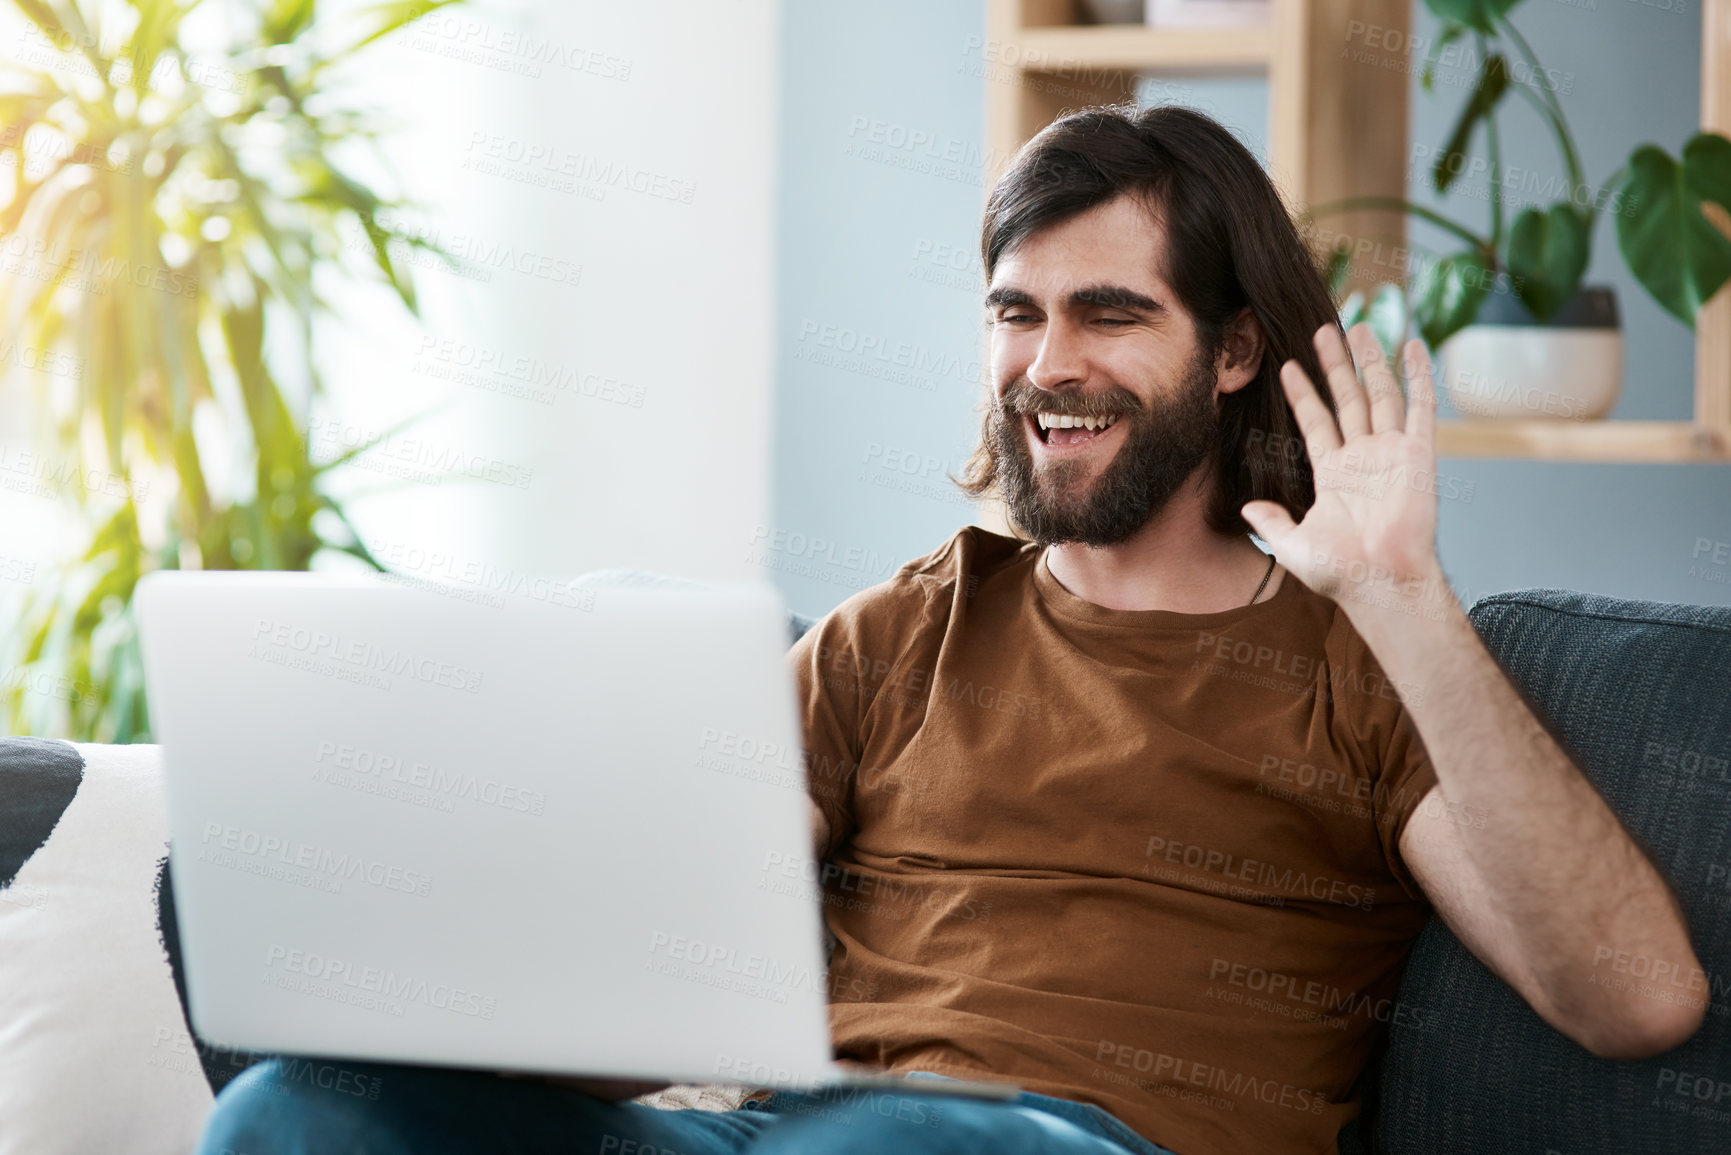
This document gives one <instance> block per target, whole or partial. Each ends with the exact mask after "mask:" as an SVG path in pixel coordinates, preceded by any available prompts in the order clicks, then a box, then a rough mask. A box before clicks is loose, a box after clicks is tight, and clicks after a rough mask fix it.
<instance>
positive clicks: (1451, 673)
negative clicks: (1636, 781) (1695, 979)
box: [1347, 571, 1699, 1037]
mask: <svg viewBox="0 0 1731 1155" xmlns="http://www.w3.org/2000/svg"><path fill="white" fill-rule="evenodd" d="M1424 585H1425V589H1426V595H1425V596H1421V597H1419V598H1417V599H1415V600H1414V602H1413V604H1410V605H1405V606H1400V605H1389V604H1383V605H1379V606H1376V607H1364V606H1360V607H1351V606H1348V607H1347V612H1348V616H1349V617H1350V618H1351V619H1352V621H1353V624H1354V625H1355V626H1356V627H1357V628H1358V630H1359V632H1360V634H1361V635H1362V636H1363V637H1364V639H1365V641H1366V642H1367V643H1368V644H1369V645H1370V647H1371V649H1372V651H1373V652H1374V653H1375V655H1376V657H1377V660H1378V662H1379V663H1380V664H1381V665H1382V667H1383V669H1384V671H1385V672H1386V673H1387V675H1388V676H1389V677H1390V678H1391V679H1392V680H1393V681H1394V682H1395V684H1397V685H1402V686H1407V685H1416V686H1418V687H1421V688H1422V693H1419V694H1414V695H1411V697H1412V701H1410V702H1408V703H1407V709H1408V712H1409V713H1410V714H1411V716H1412V718H1413V721H1414V722H1415V723H1416V725H1417V727H1418V731H1419V735H1420V737H1421V738H1423V740H1424V744H1425V748H1426V751H1427V752H1428V753H1429V755H1430V759H1431V762H1432V764H1433V766H1434V767H1435V768H1436V774H1437V782H1438V788H1439V789H1440V790H1441V792H1442V794H1443V796H1444V798H1445V799H1446V800H1447V801H1448V802H1449V803H1451V804H1453V805H1454V806H1455V807H1457V808H1458V809H1459V810H1460V811H1461V812H1463V813H1466V814H1470V815H1472V816H1473V819H1472V821H1471V822H1466V823H1462V824H1460V825H1459V826H1458V830H1459V834H1460V838H1461V841H1462V843H1463V845H1464V846H1465V848H1466V852H1467V854H1468V855H1469V857H1470V858H1471V860H1472V863H1473V865H1474V867H1475V868H1476V872H1477V874H1478V876H1479V880H1480V881H1481V882H1482V884H1483V887H1484V889H1485V891H1486V897H1487V898H1488V899H1489V901H1490V902H1491V904H1492V905H1493V907H1494V908H1495V909H1496V910H1497V911H1498V912H1499V913H1500V914H1501V916H1502V918H1501V920H1500V921H1501V922H1502V923H1503V924H1504V925H1506V927H1507V928H1508V930H1509V933H1510V935H1511V936H1512V937H1513V938H1514V939H1515V942H1514V944H1513V945H1514V947H1515V953H1516V954H1517V956H1518V957H1519V958H1520V959H1521V960H1522V961H1523V962H1524V963H1525V965H1526V967H1527V968H1528V970H1529V972H1530V973H1531V975H1532V977H1533V979H1534V981H1535V984H1536V985H1537V986H1538V987H1539V989H1540V990H1541V991H1542V992H1543V994H1544V997H1545V998H1546V999H1547V1000H1548V1001H1549V1003H1550V1005H1551V1008H1552V1009H1553V1010H1554V1011H1555V1013H1556V1017H1557V1018H1559V1019H1561V1020H1562V1021H1564V1022H1569V1023H1574V1024H1578V1025H1581V1026H1582V1027H1583V1028H1584V1029H1585V1030H1587V1031H1591V1030H1593V1029H1594V1028H1595V1027H1596V1026H1597V1025H1600V1024H1606V1023H1612V1024H1617V1023H1623V1024H1633V1025H1634V1027H1635V1029H1636V1030H1638V1029H1639V1027H1640V1025H1641V1024H1643V1023H1648V1022H1651V1021H1653V1020H1654V1019H1655V1018H1661V1019H1662V1018H1664V1017H1666V1015H1667V1014H1668V1013H1670V1011H1669V1008H1666V1007H1662V1006H1655V1005H1654V1000H1652V999H1647V998H1642V997H1640V995H1639V994H1638V993H1637V992H1636V991H1635V990H1634V989H1633V986H1634V985H1636V984H1619V983H1607V981H1606V980H1607V979H1609V978H1611V970H1612V968H1611V966H1610V965H1603V966H1601V965H1600V964H1602V963H1606V962H1607V960H1612V959H1615V958H1616V957H1619V955H1620V956H1621V957H1625V958H1627V957H1636V956H1646V957H1647V958H1649V959H1651V960H1655V962H1658V961H1661V960H1662V961H1663V962H1665V963H1668V964H1669V965H1670V966H1671V967H1674V968H1676V969H1675V970H1673V971H1672V972H1670V973H1672V974H1675V975H1681V976H1690V975H1695V974H1698V973H1699V964H1698V963H1697V962H1696V959H1695V955H1694V952H1693V951H1692V949H1691V948H1690V945H1689V938H1688V930H1687V927H1686V926H1685V924H1684V922H1683V920H1682V916H1681V913H1680V912H1679V910H1678V909H1677V905H1676V902H1675V900H1674V898H1673V896H1672V895H1671V892H1670V889H1669V887H1668V886H1667V885H1666V883H1665V881H1664V879H1663V878H1662V877H1661V876H1660V875H1659V873H1658V871H1657V870H1656V869H1655V868H1654V867H1653V865H1652V863H1651V862H1649V861H1648V859H1647V857H1646V855H1645V854H1644V853H1643V852H1642V851H1641V849H1640V848H1639V847H1638V846H1637V845H1636V844H1635V842H1634V840H1633V839H1631V838H1630V837H1629V835H1628V832H1627V831H1626V830H1624V828H1623V826H1622V823H1621V822H1620V821H1619V820H1618V819H1617V817H1616V815H1615V814H1614V813H1613V812H1612V811H1611V809H1610V807H1609V806H1608V805H1606V803H1605V801H1604V799H1603V798H1601V797H1600V796H1599V793H1598V792H1597V791H1596V790H1594V789H1593V787H1592V785H1591V784H1590V783H1589V782H1588V781H1587V780H1586V778H1585V777H1584V776H1583V775H1582V774H1581V772H1580V770H1579V768H1578V767H1576V766H1575V764H1574V762H1573V761H1572V760H1571V759H1570V758H1569V756H1568V755H1567V754H1566V753H1565V752H1564V751H1563V750H1562V749H1561V747H1559V746H1558V745H1557V743H1556V741H1555V740H1554V739H1553V738H1552V736H1551V734H1550V733H1549V731H1548V730H1547V729H1546V728H1545V726H1544V725H1543V724H1542V723H1541V722H1540V721H1539V720H1538V719H1537V718H1536V717H1534V716H1533V713H1532V711H1531V710H1530V709H1529V708H1528V707H1527V705H1526V703H1525V702H1524V701H1523V700H1522V698H1521V696H1520V694H1519V693H1518V692H1517V691H1516V690H1515V688H1514V686H1513V685H1511V684H1510V682H1509V680H1508V678H1507V677H1506V675H1504V674H1503V672H1502V670H1501V669H1500V668H1499V667H1498V666H1497V664H1496V662H1495V661H1494V660H1493V659H1492V658H1491V656H1490V654H1489V653H1488V652H1487V651H1486V650H1485V648H1484V645H1483V643H1482V642H1481V641H1480V640H1479V638H1478V635H1477V633H1476V632H1475V631H1474V630H1473V627H1472V624H1471V622H1469V621H1468V620H1467V617H1466V615H1465V613H1464V612H1462V610H1461V608H1460V604H1459V602H1458V601H1456V600H1455V598H1454V597H1453V595H1452V593H1449V592H1448V586H1447V582H1446V580H1444V579H1443V577H1442V575H1441V573H1440V571H1439V572H1438V573H1437V574H1436V575H1435V580H1434V581H1432V582H1427V583H1424ZM1623 952H1626V953H1623ZM1679 989H1681V988H1679ZM1571 1033H1574V1032H1571ZM1577 1037H1581V1036H1580V1035H1577Z"/></svg>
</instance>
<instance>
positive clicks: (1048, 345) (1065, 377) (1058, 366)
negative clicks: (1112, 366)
mask: <svg viewBox="0 0 1731 1155" xmlns="http://www.w3.org/2000/svg"><path fill="white" fill-rule="evenodd" d="M1087 376H1088V371H1087V368H1086V366H1085V362H1084V360H1083V357H1082V343H1081V341H1080V340H1079V339H1078V335H1077V334H1076V332H1075V331H1074V330H1073V329H1072V328H1071V327H1070V326H1069V325H1066V324H1064V323H1062V322H1048V323H1047V325H1046V328H1045V331H1044V332H1043V333H1042V334H1041V335H1040V351H1039V353H1038V354H1036V355H1035V357H1034V363H1033V364H1032V365H1029V366H1028V380H1029V381H1030V382H1032V383H1033V384H1034V385H1036V386H1038V387H1039V388H1041V389H1045V390H1048V391H1050V392H1057V391H1058V390H1059V389H1062V388H1065V387H1066V386H1077V385H1080V384H1081V383H1082V382H1083V381H1084V380H1085V379H1086V378H1087Z"/></svg>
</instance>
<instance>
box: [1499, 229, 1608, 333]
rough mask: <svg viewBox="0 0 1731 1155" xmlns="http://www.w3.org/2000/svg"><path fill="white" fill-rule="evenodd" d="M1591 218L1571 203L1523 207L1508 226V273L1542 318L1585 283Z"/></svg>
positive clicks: (1517, 293)
mask: <svg viewBox="0 0 1731 1155" xmlns="http://www.w3.org/2000/svg"><path fill="white" fill-rule="evenodd" d="M1589 244H1590V238H1589V236H1588V232H1587V218H1586V215H1585V214H1584V213H1582V212H1581V211H1580V210H1579V209H1577V208H1575V206H1574V205H1571V204H1554V205H1552V206H1551V207H1550V210H1549V211H1548V212H1541V211H1539V210H1538V209H1534V208H1528V209H1522V210H1521V212H1520V215H1519V216H1517V217H1515V223H1514V224H1513V225H1512V226H1511V227H1510V229H1509V253H1508V269H1509V275H1510V276H1511V277H1512V278H1514V282H1515V293H1516V295H1517V296H1519V297H1520V299H1521V303H1522V304H1524V305H1526V307H1527V308H1529V309H1531V310H1532V311H1533V315H1534V316H1535V317H1537V318H1538V319H1539V320H1541V321H1548V320H1550V319H1551V318H1552V317H1553V316H1555V315H1556V313H1557V310H1559V309H1561V308H1562V307H1563V306H1564V305H1566V304H1568V303H1569V301H1570V299H1571V298H1573V297H1574V295H1575V292H1576V291H1577V290H1578V289H1579V288H1580V287H1581V278H1582V276H1584V275H1585V274H1586V271H1587V257H1588V256H1589V255H1590V249H1589Z"/></svg>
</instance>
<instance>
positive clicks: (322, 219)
mask: <svg viewBox="0 0 1731 1155" xmlns="http://www.w3.org/2000/svg"><path fill="white" fill-rule="evenodd" d="M447 2H449V0H412V2H406V0H387V2H384V3H381V4H378V5H377V6H375V7H371V8H365V9H359V10H356V9H349V10H347V11H348V15H347V16H346V17H344V18H341V19H339V20H337V21H334V22H332V21H326V20H322V19H319V18H318V13H317V4H316V2H315V0H258V2H257V3H256V4H253V5H247V6H243V5H231V6H228V7H227V8H226V9H225V12H224V13H223V14H224V15H226V16H227V17H229V18H230V19H231V20H232V21H233V24H232V27H233V29H234V31H233V33H232V39H231V42H230V43H228V44H227V45H223V46H219V47H220V48H225V49H226V51H221V52H220V53H219V54H217V55H208V54H201V53H197V52H194V51H192V50H191V49H190V48H189V47H187V43H188V38H187V37H184V36H183V29H184V24H185V21H186V18H187V17H188V16H189V14H191V13H193V12H194V11H195V10H196V9H198V0H117V2H114V3H100V4H99V3H95V2H92V0H16V5H17V7H18V9H19V10H20V11H22V13H23V14H24V15H25V16H26V17H27V18H28V19H29V21H30V24H31V28H30V31H29V33H28V35H27V36H26V38H25V45H26V48H27V51H25V52H23V53H20V54H19V57H18V58H17V59H14V60H12V61H9V62H7V63H6V65H5V66H4V67H0V168H10V170H11V180H10V182H9V183H10V186H11V187H10V192H11V195H10V199H9V200H8V201H6V202H5V203H4V204H3V205H0V239H5V240H6V241H8V242H12V241H16V242H18V243H17V244H10V243H9V244H8V251H17V252H19V253H22V254H24V256H23V257H22V258H21V261H22V265H21V266H20V267H17V268H9V270H8V271H9V272H11V273H13V274H14V275H11V276H9V277H7V279H6V281H5V283H4V284H3V285H0V316H3V317H4V321H3V322H0V323H3V324H4V325H5V331H6V332H7V333H8V334H9V335H12V336H13V337H14V338H15V339H16V340H18V341H21V342H23V343H25V344H28V345H30V346H31V347H32V348H36V349H53V350H56V351H57V352H56V356H57V357H59V358H64V360H63V361H57V362H55V364H61V365H68V366H73V367H75V368H76V370H77V371H76V372H68V373H64V374H60V375H59V377H58V379H52V378H44V377H43V375H40V374H39V375H38V376H39V380H38V382H37V383H38V385H39V386H41V389H40V401H41V404H40V406H39V408H38V410H37V412H38V413H40V414H41V415H42V424H43V426H44V428H42V429H41V430H39V442H40V443H43V444H45V445H46V446H48V448H46V449H44V450H42V451H40V452H38V454H37V456H38V458H43V459H45V458H46V457H53V458H54V459H55V460H56V461H57V462H61V463H64V464H65V466H66V468H64V469H60V468H59V466H58V465H57V466H56V470H55V472H56V476H57V477H58V476H60V475H62V474H63V475H64V477H65V478H69V479H73V480H72V481H71V482H70V483H69V484H64V485H60V486H59V487H58V488H59V492H60V496H61V497H62V498H66V499H69V500H70V503H71V505H72V507H73V508H74V509H75V511H76V516H77V517H78V518H79V519H80V520H81V521H83V523H84V526H85V529H86V535H85V545H84V547H83V548H82V550H81V552H82V556H81V557H79V558H78V559H77V560H76V561H75V562H73V563H71V564H69V565H68V566H66V567H65V568H64V571H63V572H58V573H56V574H55V575H54V577H53V579H52V580H50V581H47V582H39V583H37V585H36V587H35V588H34V589H33V591H32V593H31V596H30V597H29V598H27V599H26V601H25V605H24V612H23V615H22V618H23V620H22V622H20V623H19V627H20V628H18V629H15V630H8V631H7V635H8V645H7V649H8V650H9V651H11V652H9V653H7V654H5V655H4V657H5V669H6V670H7V671H8V673H9V675H10V676H9V677H8V678H7V680H6V682H5V683H4V684H3V685H0V725H3V726H4V727H5V728H6V730H7V732H11V733H28V734H44V735H51V734H62V735H65V736H68V737H72V738H75V739H80V740H84V741H99V742H130V741H140V740H146V739H147V738H148V735H149V720H148V718H147V716H146V713H145V702H144V687H143V677H142V668H141V664H140V661H139V656H138V648H137V641H136V632H135V630H134V628H133V623H132V614H131V601H132V593H133V587H134V585H135V584H136V582H137V580H138V578H139V577H140V576H141V575H142V574H143V573H145V572H148V571H150V570H152V569H158V568H203V569H306V568H308V566H309V564H310V563H311V561H312V558H313V557H314V555H315V554H317V553H319V552H320V551H321V550H335V551H341V552H345V553H348V554H352V555H353V556H355V557H357V558H360V559H361V560H362V561H363V562H365V563H366V564H369V565H372V566H373V567H374V568H382V567H381V566H379V564H378V563H377V561H375V560H374V559H373V558H372V557H371V555H370V554H369V553H368V551H367V549H366V547H365V545H364V544H363V543H362V542H361V541H360V539H359V538H358V536H357V535H356V534H355V533H354V531H353V529H352V527H351V526H350V525H349V523H348V519H347V517H346V515H345V513H344V511H343V509H342V507H341V505H340V504H339V503H338V502H337V501H336V500H335V499H334V498H333V497H331V496H330V495H329V493H327V492H326V489H325V484H326V479H327V477H328V475H329V473H330V471H331V470H332V469H333V468H334V467H336V466H338V465H341V464H342V463H343V462H344V461H346V460H347V459H349V458H352V457H354V456H355V455H356V454H358V453H360V452H363V451H365V450H366V449H368V448H370V443H369V444H364V445H360V446H358V447H356V448H355V449H354V450H352V451H351V452H349V453H347V454H344V455H343V456H342V457H340V458H338V459H336V460H334V461H317V460H315V455H314V453H313V452H312V447H311V446H310V445H309V442H308V437H307V414H306V405H307V398H309V397H310V396H312V395H315V394H316V393H317V392H318V390H319V388H320V381H319V379H318V377H317V374H316V373H315V371H314V370H313V368H312V366H313V359H312V357H311V353H310V341H311V322H312V317H313V315H314V313H315V311H317V310H319V309H321V308H323V307H324V302H323V301H322V300H321V298H320V295H319V293H318V292H317V291H316V289H315V285H317V286H323V285H325V284H327V283H328V282H327V280H326V279H327V278H330V277H339V278H341V277H352V276H354V275H356V273H355V270H353V269H352V267H350V266H349V265H348V264H347V263H346V262H345V259H344V256H343V252H342V250H343V244H342V241H341V238H340V234H339V232H338V229H337V225H338V223H339V221H341V220H343V219H358V221H359V223H360V224H361V226H362V227H364V228H365V230H366V233H367V236H368V237H369V238H370V239H371V251H370V253H369V254H368V256H369V257H370V259H371V261H372V262H373V263H374V264H376V266H377V270H378V273H379V275H380V276H381V277H382V279H383V280H385V281H387V282H388V283H389V284H390V285H391V286H393V287H394V289H395V291H396V293H397V294H398V295H399V296H400V298H401V300H402V302H403V304H404V305H405V306H406V307H407V308H408V309H409V310H411V311H413V310H414V308H415V297H414V294H413V290H412V286H411V283H410V281H409V279H408V274H407V272H406V270H404V269H402V268H400V267H399V266H398V263H397V262H396V261H394V260H393V258H392V251H393V250H394V251H396V252H398V253H400V252H401V251H402V250H401V246H402V245H403V244H408V245H414V246H420V247H424V248H433V246H431V245H426V244H424V242H422V241H421V240H420V239H419V238H416V237H414V236H408V235H398V234H397V233H395V232H394V231H393V230H392V229H391V228H389V227H386V225H385V222H386V221H388V220H391V219H395V214H394V213H393V210H395V209H398V208H399V207H401V206H400V205H399V203H397V202H395V201H393V200H391V199H388V198H386V197H385V196H382V195H381V194H379V193H377V192H375V191H373V190H372V189H371V188H369V187H368V185H367V184H366V183H365V182H363V181H362V180H360V179H358V178H357V177H355V176H353V175H351V174H350V172H348V171H347V170H346V168H345V166H344V164H343V163H341V162H339V160H338V156H339V155H346V153H347V151H348V150H351V149H353V148H355V147H356V146H357V145H360V146H364V145H366V144H368V143H369V142H370V141H371V140H372V134H371V132H370V130H369V129H368V127H367V125H366V121H365V120H364V119H363V117H362V115H361V114H360V112H359V111H358V110H356V109H354V108H351V107H348V106H347V105H346V104H345V102H344V101H343V100H342V99H341V98H340V97H339V96H337V95H335V94H333V92H332V91H330V85H329V83H328V82H329V81H330V80H331V78H332V73H333V69H334V67H335V66H336V65H337V64H339V63H340V62H341V61H344V60H346V59H348V58H349V57H350V56H351V55H352V54H354V53H355V52H356V51H357V50H359V49H361V48H363V47H364V46H366V45H367V44H370V43H372V42H373V41H376V40H378V39H379V38H380V37H382V36H385V35H387V34H388V33H390V32H391V31H393V30H394V29H396V28H398V27H400V26H402V25H403V24H406V23H408V22H409V21H411V20H413V19H415V18H416V17H418V16H420V15H422V14H423V13H425V12H427V11H429V10H431V9H433V8H437V7H440V6H441V5H442V4H443V3H447ZM202 11H204V12H208V11H209V6H206V9H204V10H202ZM3 191H4V190H3V189H0V192H3ZM435 251H436V250H435ZM441 255H443V254H441ZM285 351H293V355H292V356H291V357H289V358H287V359H286V360H288V361H289V364H288V365H286V366H285V365H284V364H283V363H282V362H283V360H285V358H283V357H282V356H281V354H282V353H283V352H285ZM92 478H94V479H97V480H98V481H99V482H101V483H100V484H94V485H93V484H91V480H90V479H92Z"/></svg>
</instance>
